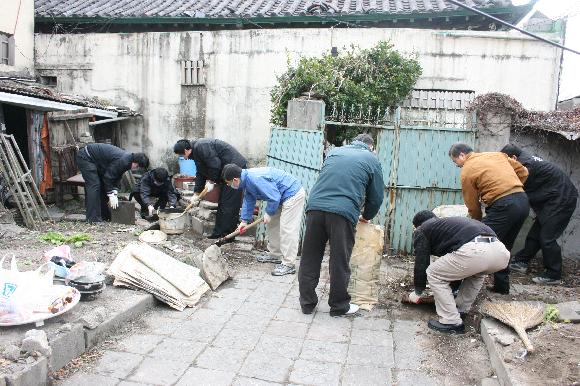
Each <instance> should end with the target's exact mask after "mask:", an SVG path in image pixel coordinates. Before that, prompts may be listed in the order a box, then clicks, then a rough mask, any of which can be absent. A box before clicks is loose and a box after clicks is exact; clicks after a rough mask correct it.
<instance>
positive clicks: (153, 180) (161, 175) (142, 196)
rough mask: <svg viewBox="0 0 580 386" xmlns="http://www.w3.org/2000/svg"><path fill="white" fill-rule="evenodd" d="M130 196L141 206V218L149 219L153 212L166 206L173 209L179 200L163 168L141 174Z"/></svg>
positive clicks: (178, 195) (167, 173)
mask: <svg viewBox="0 0 580 386" xmlns="http://www.w3.org/2000/svg"><path fill="white" fill-rule="evenodd" d="M131 195H132V197H134V198H135V201H137V202H138V203H139V205H140V206H141V218H147V217H151V216H153V213H154V212H155V210H157V209H159V208H161V209H164V208H165V207H166V206H167V205H169V207H170V208H175V206H176V205H177V200H179V198H180V194H179V193H178V192H177V191H176V190H175V188H174V187H173V185H172V184H171V178H170V177H169V172H168V171H167V169H165V168H157V169H153V170H151V171H148V172H147V173H145V174H143V177H141V179H140V180H139V182H138V183H137V185H135V190H133V193H131Z"/></svg>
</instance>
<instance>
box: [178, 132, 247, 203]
mask: <svg viewBox="0 0 580 386" xmlns="http://www.w3.org/2000/svg"><path fill="white" fill-rule="evenodd" d="M191 150H192V151H191V154H190V155H189V159H193V160H194V161H195V167H196V168H197V173H196V177H195V188H194V191H195V192H196V193H199V192H201V191H202V190H203V188H204V186H205V181H206V180H211V181H213V182H216V183H217V182H221V174H222V169H223V167H224V166H226V165H227V164H236V165H238V166H239V167H241V168H242V169H245V168H246V166H247V163H248V161H246V159H245V158H244V156H242V155H241V154H240V153H239V152H238V151H237V150H236V149H235V148H234V147H233V146H232V145H230V144H229V143H226V142H224V141H221V140H219V139H211V138H204V139H198V140H197V141H191Z"/></svg>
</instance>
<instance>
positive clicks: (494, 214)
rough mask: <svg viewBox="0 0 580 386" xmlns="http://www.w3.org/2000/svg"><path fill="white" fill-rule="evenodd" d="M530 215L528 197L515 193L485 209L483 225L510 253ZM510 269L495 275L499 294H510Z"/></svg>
mask: <svg viewBox="0 0 580 386" xmlns="http://www.w3.org/2000/svg"><path fill="white" fill-rule="evenodd" d="M529 213H530V204H529V203H528V196H526V194H525V193H524V192H520V193H513V194H510V195H507V196H505V197H502V198H500V199H498V200H496V201H495V202H494V203H493V204H492V205H490V206H488V207H487V208H486V209H485V217H484V218H483V220H482V221H483V223H484V224H485V225H487V226H489V227H490V228H491V229H493V231H494V232H495V234H496V235H497V237H498V238H499V240H500V241H501V242H502V243H503V244H504V245H505V247H506V248H507V250H508V251H511V249H512V247H513V246H514V241H515V240H516V237H517V236H518V233H519V231H520V229H521V228H522V225H523V224H524V221H525V220H526V218H527V217H528V215H529ZM509 274H510V271H509V267H507V268H505V269H502V270H501V271H498V272H496V273H494V274H493V277H494V288H495V290H496V291H498V292H509V288H510V277H509Z"/></svg>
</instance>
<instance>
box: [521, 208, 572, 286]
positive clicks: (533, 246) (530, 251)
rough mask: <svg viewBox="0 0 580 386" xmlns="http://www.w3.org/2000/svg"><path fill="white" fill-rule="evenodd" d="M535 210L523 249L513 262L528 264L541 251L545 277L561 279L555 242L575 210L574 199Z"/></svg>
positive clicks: (559, 254) (560, 265)
mask: <svg viewBox="0 0 580 386" xmlns="http://www.w3.org/2000/svg"><path fill="white" fill-rule="evenodd" d="M535 209H537V212H536V215H537V217H536V220H535V221H534V225H532V228H531V229H530V231H529V233H528V236H527V237H526V243H525V245H524V249H522V250H521V251H519V252H518V253H516V256H515V261H521V262H524V263H526V264H527V263H529V262H530V260H532V259H533V258H534V256H536V253H538V251H539V250H540V249H541V250H542V256H543V259H544V268H545V269H546V276H548V277H550V278H552V279H555V280H560V279H561V278H562V250H561V249H560V245H558V242H557V241H556V240H557V239H558V237H560V236H561V235H562V233H564V230H565V229H566V227H567V226H568V223H569V222H570V218H571V217H572V214H573V213H574V210H575V209H576V198H574V199H572V200H569V201H567V202H564V203H548V204H546V205H544V206H543V207H541V208H535Z"/></svg>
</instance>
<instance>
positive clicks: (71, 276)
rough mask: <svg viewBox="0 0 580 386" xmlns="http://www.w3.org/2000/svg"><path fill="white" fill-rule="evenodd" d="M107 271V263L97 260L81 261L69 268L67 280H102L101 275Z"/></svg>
mask: <svg viewBox="0 0 580 386" xmlns="http://www.w3.org/2000/svg"><path fill="white" fill-rule="evenodd" d="M103 272H105V264H104V263H99V262H97V261H79V262H78V263H76V264H75V265H73V266H72V267H71V268H70V269H69V270H68V275H66V281H70V280H73V281H74V280H77V279H79V278H81V277H82V278H83V280H84V281H86V282H87V283H92V282H96V281H100V280H101V279H99V275H101V274H102V273H103Z"/></svg>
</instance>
